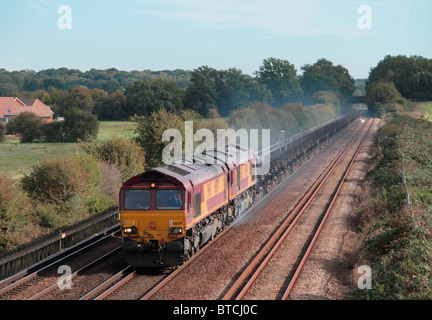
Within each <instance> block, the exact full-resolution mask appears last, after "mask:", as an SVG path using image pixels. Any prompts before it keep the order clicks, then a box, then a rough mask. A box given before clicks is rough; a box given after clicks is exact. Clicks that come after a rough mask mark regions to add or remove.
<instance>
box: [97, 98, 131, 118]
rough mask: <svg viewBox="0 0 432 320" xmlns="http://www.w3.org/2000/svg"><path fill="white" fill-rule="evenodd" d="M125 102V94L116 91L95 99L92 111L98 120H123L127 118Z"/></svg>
mask: <svg viewBox="0 0 432 320" xmlns="http://www.w3.org/2000/svg"><path fill="white" fill-rule="evenodd" d="M126 104H127V100H126V97H125V95H124V94H123V93H122V92H121V91H117V92H114V93H112V94H110V95H108V96H104V97H103V99H100V100H98V101H96V102H95V107H94V110H93V111H94V113H95V114H96V115H97V116H98V119H99V120H124V119H128V118H129V116H128V114H127V111H126V110H125V108H126Z"/></svg>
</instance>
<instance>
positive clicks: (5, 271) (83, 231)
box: [0, 208, 119, 280]
mask: <svg viewBox="0 0 432 320" xmlns="http://www.w3.org/2000/svg"><path fill="white" fill-rule="evenodd" d="M118 222H119V211H118V209H117V208H111V209H109V210H107V211H104V212H102V213H100V214H97V215H94V216H92V217H90V218H88V219H86V220H84V221H82V222H79V223H77V224H75V225H72V226H70V227H68V228H66V229H64V230H57V231H55V232H53V233H51V234H50V235H48V236H46V237H43V238H41V239H36V240H34V241H32V242H30V243H28V244H26V245H23V246H20V247H17V248H16V249H14V250H12V251H10V252H7V253H6V254H4V255H2V256H0V280H1V279H4V278H7V277H9V276H11V275H13V274H14V273H16V272H18V271H20V270H23V269H25V268H27V267H29V266H31V265H33V264H36V263H38V262H40V261H42V260H44V259H45V258H47V257H49V256H50V255H53V254H55V253H58V252H59V251H61V250H63V249H65V248H68V247H71V246H73V245H74V244H76V243H78V242H80V241H81V240H84V239H86V238H87V237H89V236H90V235H92V234H95V233H97V232H99V231H101V230H103V229H105V228H107V227H110V226H113V225H114V224H116V223H118Z"/></svg>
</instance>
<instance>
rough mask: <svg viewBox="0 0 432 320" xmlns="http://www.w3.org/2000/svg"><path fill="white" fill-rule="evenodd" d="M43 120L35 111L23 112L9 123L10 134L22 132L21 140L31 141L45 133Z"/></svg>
mask: <svg viewBox="0 0 432 320" xmlns="http://www.w3.org/2000/svg"><path fill="white" fill-rule="evenodd" d="M42 126H43V122H42V120H41V118H39V117H38V116H37V115H36V114H34V113H33V112H23V113H21V114H20V115H18V116H17V117H16V118H15V119H13V120H12V121H11V122H10V123H9V124H8V125H7V132H8V134H21V135H22V138H21V142H22V143H29V142H33V140H36V139H40V138H41V137H42V135H43V131H42Z"/></svg>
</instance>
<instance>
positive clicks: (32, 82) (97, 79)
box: [0, 68, 190, 96]
mask: <svg viewBox="0 0 432 320" xmlns="http://www.w3.org/2000/svg"><path fill="white" fill-rule="evenodd" d="M189 78H190V71H186V70H173V71H169V70H164V71H150V70H144V71H136V70H134V71H130V72H128V71H120V70H117V69H116V68H110V69H106V70H97V69H91V70H89V71H86V72H81V71H80V70H77V69H68V68H59V69H53V68H51V69H46V70H41V71H39V72H35V71H33V70H21V71H12V72H9V71H7V70H5V69H0V96H7V95H10V94H11V92H16V91H27V92H29V91H39V90H45V91H48V90H49V89H50V88H56V89H60V90H67V89H68V88H69V87H83V88H86V89H102V90H104V91H106V92H108V93H113V92H116V91H117V90H121V89H122V88H126V87H127V86H129V85H131V84H132V83H134V82H135V81H137V80H144V79H149V80H151V81H154V80H157V79H162V80H166V81H173V82H176V83H177V84H178V85H179V86H180V87H181V88H185V87H187V86H188V85H189V84H190V83H189V80H188V79H189Z"/></svg>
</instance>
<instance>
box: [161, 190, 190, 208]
mask: <svg viewBox="0 0 432 320" xmlns="http://www.w3.org/2000/svg"><path fill="white" fill-rule="evenodd" d="M182 196H183V194H182V192H181V190H158V191H157V192H156V209H163V210H178V209H181V208H182V205H183V201H182V198H183V197H182Z"/></svg>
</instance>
